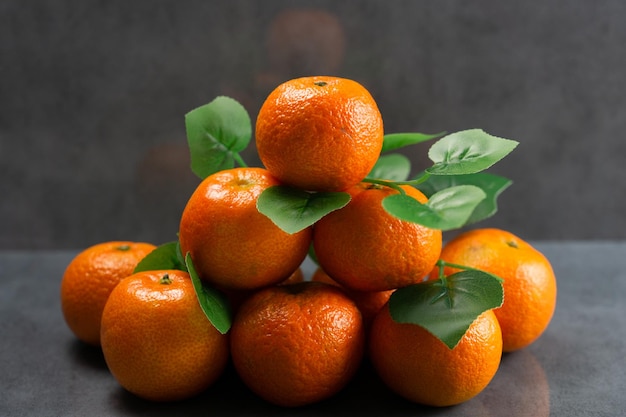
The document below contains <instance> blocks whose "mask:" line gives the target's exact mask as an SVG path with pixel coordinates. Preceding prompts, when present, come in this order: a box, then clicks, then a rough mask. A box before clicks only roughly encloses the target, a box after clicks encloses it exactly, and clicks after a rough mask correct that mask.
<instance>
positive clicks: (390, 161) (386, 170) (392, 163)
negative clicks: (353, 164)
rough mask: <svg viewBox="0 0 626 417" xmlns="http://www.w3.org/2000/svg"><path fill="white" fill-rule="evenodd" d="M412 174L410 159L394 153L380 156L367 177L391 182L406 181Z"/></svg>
mask: <svg viewBox="0 0 626 417" xmlns="http://www.w3.org/2000/svg"><path fill="white" fill-rule="evenodd" d="M410 173H411V161H410V160H409V158H407V157H406V156H404V155H402V154H399V153H393V154H389V155H382V156H380V157H379V158H378V161H376V165H374V168H373V169H372V171H371V172H370V173H369V174H368V175H367V177H368V178H376V179H385V180H389V181H405V180H406V179H407V178H408V177H409V174H410Z"/></svg>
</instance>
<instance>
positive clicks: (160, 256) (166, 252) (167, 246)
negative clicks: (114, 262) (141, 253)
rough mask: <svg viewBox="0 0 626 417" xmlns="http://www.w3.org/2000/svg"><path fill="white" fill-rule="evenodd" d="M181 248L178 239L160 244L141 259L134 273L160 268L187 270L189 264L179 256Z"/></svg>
mask: <svg viewBox="0 0 626 417" xmlns="http://www.w3.org/2000/svg"><path fill="white" fill-rule="evenodd" d="M179 250H180V248H179V244H178V242H177V241H175V242H168V243H164V244H162V245H160V246H158V247H157V248H156V249H154V250H153V251H152V252H150V253H149V254H148V255H146V256H145V257H144V258H143V259H142V260H141V261H139V263H138V264H137V266H136V267H135V269H134V271H133V273H137V272H142V271H155V270H160V269H178V270H181V271H187V266H186V265H185V264H184V263H183V262H181V260H180V258H179V256H178V251H179Z"/></svg>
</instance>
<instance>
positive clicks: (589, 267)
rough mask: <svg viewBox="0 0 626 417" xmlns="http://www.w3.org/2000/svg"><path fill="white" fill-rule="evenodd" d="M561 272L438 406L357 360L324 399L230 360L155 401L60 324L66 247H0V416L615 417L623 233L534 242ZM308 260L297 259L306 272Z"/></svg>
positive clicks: (619, 402)
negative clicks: (308, 397)
mask: <svg viewBox="0 0 626 417" xmlns="http://www.w3.org/2000/svg"><path fill="white" fill-rule="evenodd" d="M535 246H536V247H537V248H538V249H539V250H541V251H542V252H544V254H545V255H546V256H547V257H548V258H549V259H550V260H551V262H552V264H553V266H554V269H555V272H556V275H557V280H558V286H559V293H558V302H557V308H556V313H555V315H554V318H553V320H552V322H551V324H550V327H549V328H548V330H547V331H546V333H544V335H543V336H542V337H541V338H540V339H539V340H538V341H537V342H536V343H535V344H533V345H532V346H530V347H528V348H526V349H524V350H521V351H518V352H514V353H510V354H505V355H504V357H503V359H502V364H501V367H500V369H499V371H498V373H497V374H496V376H495V378H494V379H493V381H492V382H491V384H490V385H489V386H488V387H487V388H486V389H485V390H484V391H483V392H482V393H481V394H480V395H479V396H477V397H475V398H474V399H472V400H470V401H468V402H466V403H464V404H461V405H459V406H455V407H449V408H444V409H437V408H429V407H422V406H419V405H415V404H412V403H409V402H407V401H405V400H402V399H400V398H399V397H397V396H395V395H394V394H392V393H391V392H390V391H388V390H387V389H386V388H384V387H383V386H382V385H381V382H380V381H379V380H378V379H377V378H376V377H375V375H374V374H373V372H372V370H371V368H369V367H368V366H367V364H364V365H363V367H362V369H361V371H360V373H359V374H358V375H357V378H355V379H354V381H353V382H352V383H351V384H350V385H349V386H348V387H347V388H346V389H345V390H344V391H343V392H341V393H340V394H339V395H337V396H336V397H334V398H332V399H331V400H328V401H325V402H323V403H319V404H316V405H313V406H309V407H305V408H299V409H281V408H278V407H274V406H272V405H269V404H267V403H265V402H263V401H262V400H260V399H259V398H257V397H255V396H254V395H253V394H251V393H250V392H249V391H248V390H247V389H246V388H245V386H243V385H242V383H241V382H240V381H239V380H238V379H237V377H236V376H235V374H234V372H233V370H232V369H229V370H227V372H226V373H225V375H224V376H223V377H222V379H221V380H220V381H218V383H217V384H216V385H215V386H214V387H213V388H211V389H209V390H208V391H207V392H206V393H204V394H202V395H200V396H199V397H196V398H194V399H192V400H188V401H184V402H179V403H171V404H155V403H149V402H146V401H143V400H140V399H137V398H135V397H134V396H132V395H131V394H129V393H127V392H125V391H124V390H123V389H122V388H120V387H119V385H118V384H117V383H116V381H115V380H114V379H113V377H112V376H111V374H110V373H109V372H108V370H107V368H106V364H105V362H104V360H103V357H102V354H101V353H100V351H99V350H98V349H95V348H91V347H87V346H85V345H84V344H82V343H80V342H78V341H77V340H76V339H75V338H74V336H73V335H72V334H71V333H70V331H69V330H68V328H67V327H66V325H65V323H64V321H63V317H62V313H61V308H60V301H59V286H60V282H61V276H62V274H63V271H64V269H65V267H66V265H67V263H68V262H69V261H70V259H71V258H72V257H73V256H74V255H75V253H76V252H74V251H33V252H28V251H4V252H0V274H1V276H2V285H0V317H1V320H0V416H6V417H13V416H90V417H96V416H143V415H150V416H174V415H186V416H195V415H227V416H243V415H248V416H260V415H290V416H291V415H328V416H333V415H360V416H363V415H376V416H379V415H389V416H391V415H402V416H410V415H416V416H417V415H419V416H430V415H437V416H442V415H445V416H479V417H480V416H507V417H514V416H532V417H542V416H571V417H575V416H611V417H613V416H619V415H624V413H626V364H625V359H626V325H625V324H624V317H626V307H625V305H626V304H625V303H624V302H623V298H624V297H626V269H625V268H624V266H623V264H622V261H623V259H624V258H625V257H626V242H593V241H589V242H584V241H581V242H535ZM312 269H313V265H312V264H311V263H308V262H307V263H305V265H304V272H305V274H310V273H311V272H312Z"/></svg>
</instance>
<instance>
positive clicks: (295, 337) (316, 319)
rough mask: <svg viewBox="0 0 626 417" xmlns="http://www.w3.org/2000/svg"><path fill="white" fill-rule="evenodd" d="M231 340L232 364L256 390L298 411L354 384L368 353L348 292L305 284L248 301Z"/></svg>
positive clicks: (284, 287) (271, 290) (262, 293)
mask: <svg viewBox="0 0 626 417" xmlns="http://www.w3.org/2000/svg"><path fill="white" fill-rule="evenodd" d="M230 341H231V345H230V346H231V356H232V362H233V365H234V367H235V369H236V371H237V374H238V375H239V376H240V377H241V379H242V381H243V382H244V383H245V384H246V385H247V386H248V387H249V388H250V389H251V391H253V392H255V393H256V394H257V395H259V396H260V397H261V398H263V399H265V400H266V401H268V402H270V403H273V404H277V405H280V406H285V407H296V406H302V405H307V404H312V403H315V402H318V401H322V400H324V399H327V398H330V397H331V396H333V395H335V394H336V393H337V392H339V391H340V390H341V389H342V388H343V387H344V386H345V385H346V384H347V383H348V382H349V381H350V379H351V378H352V377H353V375H354V374H355V373H356V371H357V369H358V367H359V365H360V363H361V359H362V357H363V354H364V346H365V330H364V326H363V320H362V317H361V313H360V312H359V309H358V308H357V306H356V305H355V304H354V302H353V301H352V300H351V299H350V298H349V297H348V296H347V295H346V294H345V293H344V292H343V291H341V290H340V289H339V288H337V287H336V286H333V285H329V284H324V283H320V282H311V281H305V282H302V283H296V284H290V285H281V286H275V287H270V288H266V289H263V290H260V291H259V292H257V293H256V294H254V295H252V296H251V297H250V298H248V299H247V300H246V301H245V302H244V303H243V304H242V305H241V307H240V308H239V310H238V312H237V314H236V315H235V318H234V320H233V325H232V328H231V331H230Z"/></svg>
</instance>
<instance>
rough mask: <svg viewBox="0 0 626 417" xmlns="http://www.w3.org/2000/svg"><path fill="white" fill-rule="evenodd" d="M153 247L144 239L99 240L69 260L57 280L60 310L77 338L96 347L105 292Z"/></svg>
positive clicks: (107, 294) (106, 295)
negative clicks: (133, 240)
mask: <svg viewBox="0 0 626 417" xmlns="http://www.w3.org/2000/svg"><path fill="white" fill-rule="evenodd" d="M154 249H156V246H155V245H153V244H151V243H145V242H128V241H109V242H101V243H98V244H96V245H93V246H90V247H88V248H86V249H84V250H82V251H81V252H80V253H78V254H77V255H76V256H75V257H74V258H73V259H72V260H71V261H70V263H69V264H68V265H67V268H66V269H65V272H64V273H63V278H62V281H61V310H62V311H63V318H64V319H65V322H66V323H67V326H68V327H69V328H70V330H71V331H72V332H73V333H74V335H75V336H76V337H77V338H78V339H80V340H82V341H83V342H85V343H88V344H90V345H94V346H100V320H101V319H102V310H103V309H104V305H105V303H106V301H107V299H108V298H109V294H111V291H113V288H115V286H116V285H117V284H118V283H119V282H120V280H122V279H123V278H126V277H127V276H129V275H131V274H132V273H133V270H134V269H135V267H136V266H137V264H138V263H139V261H141V260H142V259H143V258H144V257H145V256H146V255H147V254H149V253H150V252H152V251H153V250H154Z"/></svg>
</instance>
